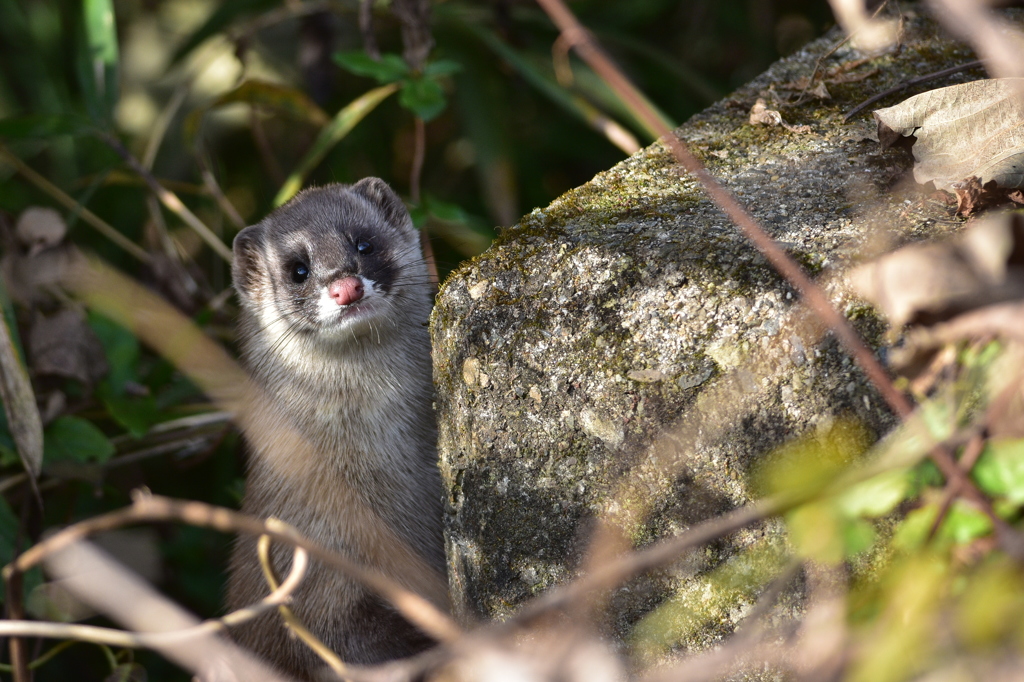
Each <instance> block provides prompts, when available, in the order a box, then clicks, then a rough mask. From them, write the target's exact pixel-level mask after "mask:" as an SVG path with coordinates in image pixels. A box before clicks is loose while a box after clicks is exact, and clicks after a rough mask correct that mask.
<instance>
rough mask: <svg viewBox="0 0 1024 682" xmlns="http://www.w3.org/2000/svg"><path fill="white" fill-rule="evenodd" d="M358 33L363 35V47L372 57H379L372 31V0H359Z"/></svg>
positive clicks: (378, 49) (375, 38)
mask: <svg viewBox="0 0 1024 682" xmlns="http://www.w3.org/2000/svg"><path fill="white" fill-rule="evenodd" d="M359 33H360V34H361V35H362V36H363V49H364V50H365V51H366V54H368V55H370V56H371V57H373V58H374V59H380V48H379V47H377V37H376V35H374V33H373V0H359Z"/></svg>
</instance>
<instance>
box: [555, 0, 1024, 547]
mask: <svg viewBox="0 0 1024 682" xmlns="http://www.w3.org/2000/svg"><path fill="white" fill-rule="evenodd" d="M537 2H538V4H539V5H540V6H541V7H542V8H543V9H544V11H545V12H546V13H547V14H548V16H549V17H550V18H551V20H552V21H553V22H554V23H555V25H556V26H558V28H559V29H560V30H561V31H562V35H563V36H565V38H566V40H567V41H569V42H570V43H571V44H572V46H573V47H574V48H575V49H576V51H577V52H578V53H579V55H580V57H581V58H583V60H584V61H586V62H587V63H588V64H589V65H590V67H591V68H592V69H593V70H594V72H595V73H597V74H598V75H599V76H600V77H601V78H602V79H603V80H604V81H605V82H606V83H607V84H608V86H609V87H611V89H612V90H613V91H615V92H616V94H617V95H618V96H619V97H620V98H621V99H622V100H623V102H624V103H625V104H627V106H630V107H631V108H633V109H634V110H635V111H636V113H637V115H638V116H640V118H641V120H642V121H643V122H644V124H645V125H647V126H649V127H650V128H651V129H652V130H654V131H656V133H657V135H658V136H659V137H660V138H661V140H662V142H663V143H664V144H665V145H667V146H668V148H669V150H670V151H671V152H672V154H673V156H675V158H676V160H677V161H678V162H679V164H680V165H681V166H682V167H683V168H685V169H686V170H687V171H688V172H689V173H690V174H692V175H693V176H694V177H695V178H696V179H697V180H698V181H699V182H700V184H701V185H702V186H703V187H704V191H705V192H707V194H708V196H709V197H710V198H711V200H712V201H713V202H714V203H715V205H716V206H718V208H719V209H721V210H722V212H723V213H725V214H726V215H727V216H728V217H729V219H730V220H732V222H733V223H734V224H735V225H736V226H737V227H739V228H740V230H741V231H742V232H743V233H744V234H745V235H746V237H747V238H748V239H749V240H750V241H751V242H753V243H754V245H755V246H756V247H757V249H758V250H759V251H760V252H761V253H762V254H763V255H764V257H765V258H766V259H767V260H768V262H769V263H771V264H772V266H773V267H774V268H775V269H776V270H777V271H778V272H779V274H781V275H782V276H783V277H784V278H785V279H786V280H787V281H788V282H789V283H790V284H792V285H793V286H794V287H795V288H796V289H797V291H798V292H799V293H800V294H801V295H802V296H803V298H804V299H805V300H806V301H807V303H808V305H809V306H810V307H811V309H812V310H813V311H814V312H815V313H816V314H817V315H818V317H819V318H820V319H821V320H822V321H823V322H824V323H825V324H826V325H828V326H829V328H831V329H832V332H833V333H834V334H835V335H836V337H837V338H838V339H839V341H840V342H841V343H842V344H843V346H845V348H846V351H847V352H848V353H849V354H850V355H851V356H852V357H853V359H854V361H855V362H856V363H857V365H858V366H859V367H860V368H861V371H863V372H864V374H865V375H867V378H868V380H869V381H870V382H871V383H872V384H873V385H874V386H875V388H876V389H877V390H878V392H879V393H880V394H881V395H882V398H883V399H884V400H885V401H886V403H888V405H889V406H890V408H891V409H892V410H893V411H894V412H895V413H896V414H897V415H898V416H899V417H900V418H901V419H905V418H906V417H907V416H909V415H910V413H911V412H912V411H913V406H912V404H911V402H910V400H909V399H908V398H907V396H906V395H904V394H903V393H901V392H900V391H898V390H897V389H896V387H895V386H894V385H893V383H892V380H891V379H890V378H889V375H888V374H887V373H886V371H885V369H884V368H883V367H882V365H881V363H880V362H879V361H878V358H876V357H875V354H874V353H873V352H872V351H871V349H870V348H868V346H867V345H866V344H865V343H864V341H863V340H862V339H861V338H860V335H858V334H857V332H856V331H855V330H854V328H853V327H852V326H851V325H850V322H849V320H847V319H846V317H845V316H843V315H842V313H840V312H839V311H838V310H837V309H836V308H835V306H833V305H832V302H831V301H830V300H829V297H828V295H827V294H826V293H825V291H824V289H822V288H821V287H820V286H818V285H817V284H816V283H815V282H814V280H812V279H811V278H810V277H808V276H807V274H806V273H805V272H804V271H803V268H801V267H800V266H799V265H798V264H797V263H796V261H794V260H793V259H792V258H790V256H789V254H787V253H786V252H785V250H784V249H783V248H782V247H781V246H779V244H778V243H777V242H776V241H775V240H774V239H772V238H771V237H770V236H769V235H768V234H767V233H766V232H765V231H764V230H763V229H762V228H761V226H760V225H759V224H758V223H757V221H756V220H754V218H753V217H752V216H751V215H750V213H748V212H747V210H746V209H744V208H743V207H742V206H741V205H740V203H739V202H738V201H737V200H736V198H735V197H734V196H733V195H732V193H731V192H729V191H728V190H727V189H725V187H723V186H722V185H721V184H720V183H719V182H718V181H717V180H715V178H714V177H713V176H712V175H711V174H710V173H709V172H708V171H707V169H706V168H705V167H704V165H703V164H702V163H701V162H700V161H699V160H698V159H697V158H696V157H695V156H693V154H691V153H690V150H689V149H688V148H687V146H686V144H684V143H683V141H682V140H681V139H679V137H677V136H676V135H675V134H674V133H673V132H672V131H671V130H669V129H668V128H667V127H666V126H665V125H664V124H663V123H662V122H661V120H660V118H659V117H658V115H657V114H656V113H655V111H654V109H653V108H652V107H650V106H647V105H646V100H645V98H644V97H643V96H642V95H641V94H640V92H639V91H638V90H637V89H636V87H634V86H633V84H632V83H631V82H630V81H629V80H628V79H627V78H626V77H625V76H624V75H623V74H622V72H620V71H619V70H618V68H617V67H616V66H615V65H614V64H613V63H612V62H611V60H609V59H608V58H607V57H606V56H605V55H604V53H603V52H602V51H601V50H600V49H599V48H598V47H597V45H596V44H595V43H594V41H593V39H592V38H591V37H590V34H589V33H588V32H587V31H586V29H584V28H583V26H582V25H581V24H580V23H579V21H578V20H577V19H576V17H575V16H574V15H573V14H572V12H571V11H570V10H569V8H568V7H566V5H565V3H564V2H563V1H562V0H537ZM930 456H931V458H932V461H933V462H935V464H936V466H937V467H938V468H939V471H941V472H942V475H943V476H945V477H946V478H947V479H952V480H956V481H958V484H959V485H960V486H962V489H963V491H964V493H965V494H966V495H967V496H968V497H970V498H971V499H972V500H973V501H974V502H976V503H977V504H978V505H979V506H980V507H981V508H982V510H983V511H984V512H985V514H986V515H987V516H988V517H989V518H990V519H991V520H992V523H993V524H994V525H995V528H996V533H997V535H998V536H999V537H1000V541H1001V543H1002V544H1003V547H1004V549H1006V550H1007V551H1009V552H1011V553H1012V554H1014V556H1019V555H1024V540H1022V539H1021V538H1019V537H1018V534H1017V533H1016V531H1014V530H1013V529H1012V528H1011V527H1010V526H1009V525H1008V524H1007V523H1006V522H1005V521H1003V520H1002V519H1000V518H999V517H998V516H997V515H996V513H995V511H994V510H993V509H992V502H991V500H989V499H988V497H986V496H985V495H984V493H982V492H981V491H980V490H978V488H977V486H975V485H974V483H973V482H972V481H971V480H970V479H968V478H967V476H966V475H965V474H964V473H963V471H961V470H960V468H959V467H958V466H957V465H956V462H955V461H954V460H953V457H952V455H951V454H950V453H949V452H948V451H947V450H944V449H943V448H936V449H935V450H934V451H933V452H932V453H931V455H930Z"/></svg>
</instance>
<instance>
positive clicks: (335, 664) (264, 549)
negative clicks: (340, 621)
mask: <svg viewBox="0 0 1024 682" xmlns="http://www.w3.org/2000/svg"><path fill="white" fill-rule="evenodd" d="M270 543H271V540H270V536H269V535H261V536H260V537H259V540H257V541H256V552H257V553H258V555H259V559H260V567H261V568H262V569H263V577H264V579H266V581H267V584H268V585H270V589H272V590H277V583H278V578H277V575H276V574H275V573H274V567H273V566H272V565H271V562H270ZM277 610H278V612H279V613H280V614H281V617H282V618H284V622H285V624H286V625H287V626H288V629H289V630H291V631H292V632H293V633H294V634H295V636H296V637H298V638H299V639H301V640H302V641H303V643H304V644H305V645H306V646H308V647H309V648H310V649H312V650H313V653H315V654H316V655H317V656H319V657H320V660H322V661H323V662H325V663H326V664H327V665H328V666H330V668H331V670H333V671H334V673H335V674H336V675H337V676H338V677H341V678H345V676H346V673H347V672H348V669H347V667H346V666H345V664H344V663H342V661H341V659H340V658H338V655H337V654H335V653H334V652H333V651H331V649H330V647H328V646H327V645H326V644H324V643H323V642H322V641H320V639H319V638H318V637H317V636H316V635H314V634H313V633H312V632H310V631H309V628H307V627H306V626H305V625H304V624H303V622H302V621H301V620H299V617H298V616H296V615H295V612H294V611H292V610H291V609H290V608H289V607H288V606H287V605H286V604H280V605H278V607H277Z"/></svg>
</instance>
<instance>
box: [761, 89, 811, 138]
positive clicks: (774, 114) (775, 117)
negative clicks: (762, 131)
mask: <svg viewBox="0 0 1024 682" xmlns="http://www.w3.org/2000/svg"><path fill="white" fill-rule="evenodd" d="M750 124H751V125H766V126H771V127H774V126H782V127H783V128H785V129H786V130H788V131H790V132H792V133H809V132H811V127H810V126H806V125H799V126H795V125H790V124H788V123H786V122H785V121H784V120H783V119H782V114H780V113H779V112H778V111H776V110H775V109H769V108H768V105H767V104H765V101H764V100H763V99H762V98H760V97H758V98H757V101H756V102H755V103H754V106H753V107H751V109H750Z"/></svg>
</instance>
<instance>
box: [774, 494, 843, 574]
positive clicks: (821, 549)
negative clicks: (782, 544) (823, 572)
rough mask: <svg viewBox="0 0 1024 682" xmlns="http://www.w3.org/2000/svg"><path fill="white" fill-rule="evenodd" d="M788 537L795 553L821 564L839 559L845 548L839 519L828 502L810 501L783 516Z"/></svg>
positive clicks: (834, 509) (841, 558)
mask: <svg viewBox="0 0 1024 682" xmlns="http://www.w3.org/2000/svg"><path fill="white" fill-rule="evenodd" d="M785 519H786V528H787V529H788V530H789V539H790V541H791V542H792V543H793V547H794V548H795V550H796V553H797V554H799V555H800V556H802V557H805V558H807V559H814V560H815V561H821V562H824V563H837V562H839V561H842V560H843V557H844V550H845V549H846V544H845V538H844V535H843V530H844V529H843V521H842V519H840V518H839V514H838V513H837V510H836V508H835V507H834V506H833V505H831V504H829V503H828V502H811V503H809V504H805V505H801V506H799V507H796V508H795V509H792V510H790V511H789V512H787V513H786V515H785Z"/></svg>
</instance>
